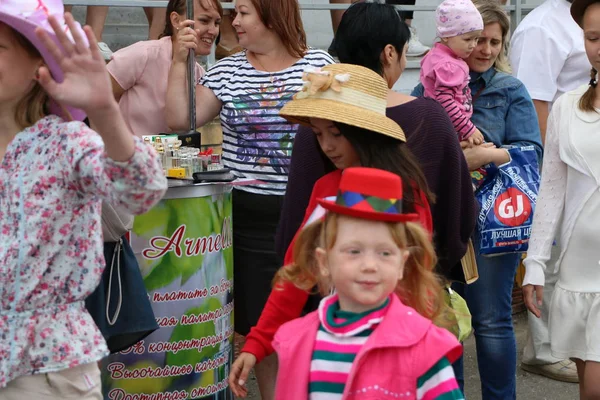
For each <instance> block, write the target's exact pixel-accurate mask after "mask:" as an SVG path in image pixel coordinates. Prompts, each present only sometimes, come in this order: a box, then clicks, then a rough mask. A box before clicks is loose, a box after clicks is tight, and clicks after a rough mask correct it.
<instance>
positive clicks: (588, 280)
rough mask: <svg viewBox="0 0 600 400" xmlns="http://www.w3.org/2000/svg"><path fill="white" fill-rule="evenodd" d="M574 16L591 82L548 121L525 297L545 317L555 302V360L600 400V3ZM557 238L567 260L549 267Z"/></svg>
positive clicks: (585, 393) (584, 1)
mask: <svg viewBox="0 0 600 400" xmlns="http://www.w3.org/2000/svg"><path fill="white" fill-rule="evenodd" d="M571 15H572V16H573V19H574V20H575V22H577V24H579V26H581V27H582V28H583V35H584V41H585V49H586V53H587V56H588V58H589V60H590V63H591V64H592V72H591V80H590V83H589V86H582V87H580V88H579V89H576V90H573V91H571V92H568V93H565V94H564V95H563V96H561V97H560V98H559V99H558V100H557V101H556V103H555V104H554V106H553V107H552V112H551V114H550V118H549V119H548V131H547V133H546V148H545V152H544V166H543V170H542V184H541V188H540V194H539V197H538V203H537V209H536V213H535V216H534V222H533V230H532V233H531V240H530V243H529V251H528V256H527V258H526V259H525V267H526V274H525V280H524V282H523V285H524V286H523V294H524V297H525V304H526V305H527V308H528V309H529V310H530V311H531V312H532V313H533V314H535V315H536V316H537V317H538V318H539V317H540V310H539V306H540V305H541V304H542V301H550V302H551V303H550V321H549V329H550V344H551V349H552V355H553V356H555V357H557V358H560V359H564V358H571V359H573V360H574V361H575V363H576V365H577V373H578V375H579V389H580V396H581V397H580V398H581V399H586V400H588V399H600V157H599V154H600V87H598V85H597V82H598V81H597V79H598V78H597V74H598V73H597V71H598V70H599V69H600V0H575V1H574V2H573V4H572V6H571ZM555 237H556V238H557V239H559V240H560V243H561V245H562V254H561V256H560V258H559V259H558V261H557V263H556V264H555V265H548V266H547V265H546V263H547V262H548V260H549V259H550V249H551V247H552V243H553V241H554V239H555ZM546 268H553V269H558V270H559V271H560V272H559V279H558V282H557V284H556V290H555V291H554V294H553V296H552V298H551V299H543V285H544V270H545V269H546ZM534 293H535V296H534ZM534 297H535V299H534Z"/></svg>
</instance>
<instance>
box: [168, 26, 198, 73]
mask: <svg viewBox="0 0 600 400" xmlns="http://www.w3.org/2000/svg"><path fill="white" fill-rule="evenodd" d="M198 40H199V39H198V33H197V32H196V31H195V30H194V21H192V20H189V19H186V20H185V21H183V22H182V23H181V27H180V28H179V30H178V31H177V33H176V38H175V44H174V45H175V49H174V50H173V61H174V62H178V63H185V62H187V59H188V56H189V54H190V49H193V50H194V51H196V49H197V48H198Z"/></svg>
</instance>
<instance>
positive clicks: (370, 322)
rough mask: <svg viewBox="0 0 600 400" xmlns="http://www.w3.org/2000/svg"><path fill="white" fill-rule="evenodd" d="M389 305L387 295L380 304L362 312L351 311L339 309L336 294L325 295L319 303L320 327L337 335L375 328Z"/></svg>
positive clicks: (348, 335) (354, 333)
mask: <svg viewBox="0 0 600 400" xmlns="http://www.w3.org/2000/svg"><path fill="white" fill-rule="evenodd" d="M389 305H390V298H389V297H388V298H387V299H386V301H385V303H383V304H382V305H381V306H379V307H377V308H375V309H372V310H369V311H365V312H363V313H352V312H348V311H343V310H340V302H339V297H338V295H337V294H333V295H331V296H327V297H325V298H324V299H323V300H322V301H321V303H320V304H319V320H320V321H321V326H322V328H323V329H324V330H325V331H326V332H328V333H330V334H332V335H335V336H338V337H351V336H356V335H357V334H359V333H361V332H364V331H365V330H368V329H370V330H372V329H375V327H376V326H377V324H379V323H380V322H381V321H382V320H383V318H384V316H385V314H386V313H387V310H388V308H389Z"/></svg>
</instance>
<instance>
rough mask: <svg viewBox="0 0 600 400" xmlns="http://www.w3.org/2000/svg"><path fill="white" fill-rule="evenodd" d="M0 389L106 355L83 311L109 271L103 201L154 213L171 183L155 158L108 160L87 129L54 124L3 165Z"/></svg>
mask: <svg viewBox="0 0 600 400" xmlns="http://www.w3.org/2000/svg"><path fill="white" fill-rule="evenodd" d="M0 161H1V164H0V388H2V387H4V386H6V384H7V383H8V382H9V381H11V380H13V379H15V378H17V377H19V376H23V375H27V374H36V373H45V372H51V371H57V370H62V369H66V368H70V367H74V366H77V365H79V364H85V363H90V362H94V361H97V360H99V359H101V358H102V357H104V356H105V355H106V354H108V350H107V347H106V343H105V342H104V338H103V337H102V334H101V333H100V331H99V330H98V328H97V327H96V324H95V323H94V321H93V320H92V317H91V316H90V315H89V313H88V312H87V311H86V309H85V306H84V300H85V298H86V297H87V296H88V295H89V294H90V293H92V292H93V291H94V289H95V288H96V286H97V285H98V283H99V281H100V275H101V273H102V271H103V269H104V265H105V264H104V256H103V244H102V231H101V223H100V209H101V201H102V200H106V201H108V202H110V203H112V204H115V205H117V206H119V207H122V208H123V209H125V210H128V211H130V212H131V213H134V214H140V213H143V212H145V211H147V210H149V209H150V208H151V207H152V206H153V205H154V204H155V203H156V202H158V201H159V200H160V198H161V197H162V195H163V194H164V192H165V190H166V188H167V183H166V179H165V177H164V175H163V172H162V168H161V166H160V164H159V162H158V160H157V157H156V156H155V153H154V150H153V149H152V148H151V147H149V146H147V145H145V144H144V143H142V141H141V140H140V139H138V138H135V154H134V156H133V157H132V158H131V160H129V161H126V162H116V161H113V160H111V159H110V158H108V157H107V156H106V155H105V152H104V143H103V141H102V138H101V137H100V136H99V135H98V134H97V133H95V132H94V131H92V130H90V129H89V128H88V127H87V126H85V125H84V124H83V123H81V122H69V123H67V122H64V121H63V120H61V119H60V118H59V117H57V116H48V117H45V118H43V119H41V120H40V121H38V123H36V124H35V125H34V126H32V127H30V128H27V129H25V130H24V131H22V132H20V133H19V134H17V136H16V137H15V139H14V140H13V141H12V142H11V143H10V144H9V146H8V148H7V150H6V154H5V156H4V159H2V160H0Z"/></svg>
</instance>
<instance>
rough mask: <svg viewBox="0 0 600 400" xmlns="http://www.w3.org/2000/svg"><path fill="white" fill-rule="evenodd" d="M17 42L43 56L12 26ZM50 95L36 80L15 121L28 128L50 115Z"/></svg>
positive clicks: (36, 56)
mask: <svg viewBox="0 0 600 400" xmlns="http://www.w3.org/2000/svg"><path fill="white" fill-rule="evenodd" d="M9 29H10V30H11V32H12V34H13V35H14V39H15V40H16V42H17V43H18V44H19V45H20V46H21V47H23V49H24V50H25V51H26V52H27V54H29V56H31V57H34V58H40V59H41V58H42V56H41V55H40V53H39V51H37V49H36V48H35V47H34V46H33V44H31V42H30V41H29V40H27V39H26V38H25V36H23V35H21V34H20V33H19V32H17V31H15V30H14V29H12V28H10V27H9ZM48 101H49V96H48V94H47V93H46V91H45V90H44V89H43V88H42V86H41V85H40V84H39V83H38V82H36V83H35V84H34V86H33V87H32V88H31V90H30V91H29V93H27V94H26V95H25V97H23V98H22V99H21V101H20V102H19V103H18V104H17V108H16V110H15V121H16V122H17V124H18V125H19V126H21V127H23V128H27V127H30V126H32V125H33V124H35V123H36V122H37V121H39V120H40V119H42V118H43V117H45V116H46V115H48V109H47V105H48Z"/></svg>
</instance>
